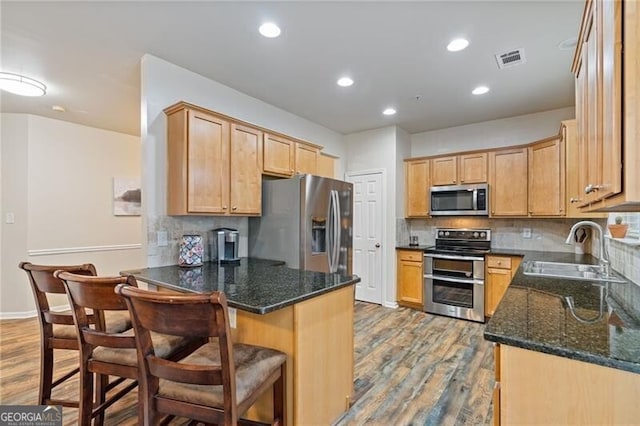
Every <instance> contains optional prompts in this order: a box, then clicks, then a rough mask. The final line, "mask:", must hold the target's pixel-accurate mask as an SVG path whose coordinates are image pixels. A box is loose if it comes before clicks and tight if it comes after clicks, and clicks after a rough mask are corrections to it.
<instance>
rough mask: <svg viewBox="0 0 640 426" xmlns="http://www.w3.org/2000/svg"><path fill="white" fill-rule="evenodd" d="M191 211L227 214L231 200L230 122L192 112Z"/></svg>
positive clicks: (190, 133) (189, 152) (188, 207)
mask: <svg viewBox="0 0 640 426" xmlns="http://www.w3.org/2000/svg"><path fill="white" fill-rule="evenodd" d="M188 135H189V136H188V148H187V170H188V172H187V174H188V176H187V186H188V189H187V211H188V212H189V213H226V212H227V211H228V206H227V201H228V200H229V169H228V167H229V160H228V147H229V123H228V122H227V121H225V120H222V119H220V118H218V117H215V116H213V115H209V114H206V113H203V112H199V111H193V110H190V111H189V130H188Z"/></svg>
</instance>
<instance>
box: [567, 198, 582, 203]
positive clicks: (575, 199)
mask: <svg viewBox="0 0 640 426" xmlns="http://www.w3.org/2000/svg"><path fill="white" fill-rule="evenodd" d="M580 201H582V200H581V199H580V198H575V197H571V198H570V199H569V202H570V203H571V204H573V203H579V202H580Z"/></svg>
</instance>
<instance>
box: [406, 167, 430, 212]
mask: <svg viewBox="0 0 640 426" xmlns="http://www.w3.org/2000/svg"><path fill="white" fill-rule="evenodd" d="M404 167H405V188H406V190H405V216H406V217H428V216H429V186H430V184H429V160H428V159H421V160H410V161H406V162H405V164H404Z"/></svg>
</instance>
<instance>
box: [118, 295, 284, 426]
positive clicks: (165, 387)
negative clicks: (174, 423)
mask: <svg viewBox="0 0 640 426" xmlns="http://www.w3.org/2000/svg"><path fill="white" fill-rule="evenodd" d="M116 292H118V294H120V295H121V296H122V297H123V298H124V299H125V300H126V302H127V305H128V306H129V312H130V314H131V321H132V323H133V327H134V330H135V332H136V340H137V343H138V352H139V356H140V358H141V359H140V365H141V369H142V374H141V380H142V381H143V382H144V383H143V388H144V390H145V392H146V399H147V403H146V409H147V411H148V412H147V415H146V417H145V424H149V425H156V424H158V422H159V418H160V416H162V415H175V416H180V417H187V418H189V419H191V420H192V421H199V422H204V423H208V424H212V423H213V424H224V425H236V424H237V423H238V422H240V423H243V420H242V419H240V416H241V415H242V414H244V413H245V412H246V411H247V410H248V409H249V408H250V407H251V406H252V405H253V404H254V403H255V402H256V400H257V399H258V397H259V396H260V395H261V394H262V393H264V392H265V391H266V390H268V389H269V388H270V387H272V388H273V414H274V416H273V417H274V419H273V423H272V424H274V425H284V412H285V407H284V405H285V402H284V401H285V391H284V380H285V362H286V358H287V356H286V355H285V354H284V353H282V352H279V351H276V350H273V349H267V348H262V347H259V346H252V345H245V344H235V345H234V344H232V342H231V334H230V331H229V316H228V315H229V314H228V310H227V301H226V298H225V295H224V293H220V292H213V293H211V294H197V295H167V294H160V293H156V292H150V291H145V290H141V289H138V288H135V287H130V286H118V287H117V288H116ZM153 332H156V333H164V334H168V335H175V336H185V337H186V336H191V337H210V341H209V343H208V344H206V345H204V346H202V347H201V348H199V349H198V350H196V351H195V352H194V353H193V354H191V355H189V356H188V357H186V358H184V359H183V360H181V361H179V362H173V361H169V360H166V359H162V358H159V357H158V347H157V346H156V345H155V343H154V342H153V339H152V338H151V337H150V336H151V335H152V334H151V333H153ZM246 423H248V424H259V423H258V422H251V421H247V422H246Z"/></svg>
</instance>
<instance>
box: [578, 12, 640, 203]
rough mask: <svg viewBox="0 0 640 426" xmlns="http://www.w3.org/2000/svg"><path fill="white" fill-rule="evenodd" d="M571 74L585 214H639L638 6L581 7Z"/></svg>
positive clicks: (639, 60) (639, 70) (639, 85)
mask: <svg viewBox="0 0 640 426" xmlns="http://www.w3.org/2000/svg"><path fill="white" fill-rule="evenodd" d="M578 40H579V43H578V45H577V47H576V54H575V57H574V62H573V67H572V70H573V72H574V74H575V76H576V119H577V128H578V130H577V137H578V141H579V142H578V145H579V147H581V148H582V147H584V151H585V154H584V155H582V154H581V155H582V157H581V158H580V161H581V162H582V160H584V164H586V167H585V177H584V182H585V183H586V184H585V185H584V192H585V194H584V195H583V196H582V197H581V199H582V200H583V201H582V202H581V203H579V206H580V207H581V208H582V209H583V211H594V210H595V211H640V184H638V182H640V170H639V168H638V167H637V166H636V164H639V163H640V147H639V146H638V145H639V144H638V140H639V138H640V113H639V110H640V53H639V49H638V45H639V43H640V4H638V2H637V1H614V0H590V1H587V2H586V3H585V11H584V13H583V20H582V25H581V28H580V34H579V38H578ZM580 180H581V181H582V179H580Z"/></svg>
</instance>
